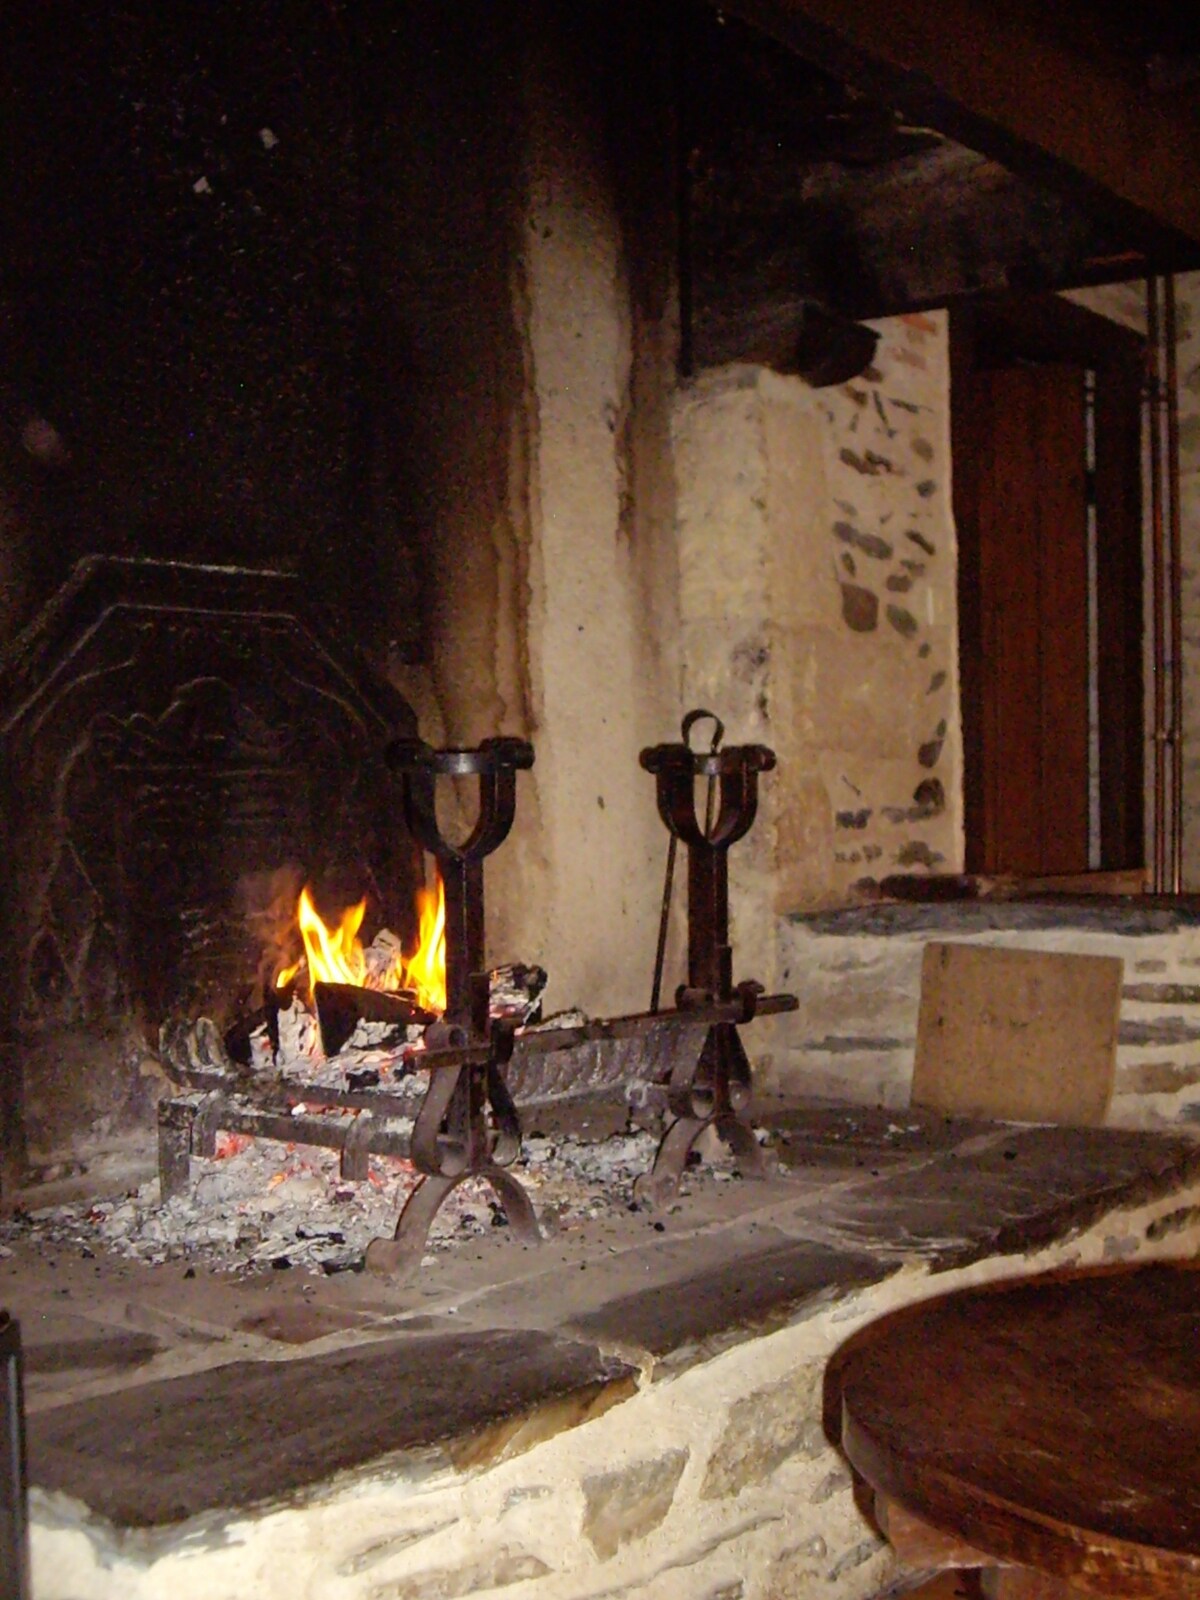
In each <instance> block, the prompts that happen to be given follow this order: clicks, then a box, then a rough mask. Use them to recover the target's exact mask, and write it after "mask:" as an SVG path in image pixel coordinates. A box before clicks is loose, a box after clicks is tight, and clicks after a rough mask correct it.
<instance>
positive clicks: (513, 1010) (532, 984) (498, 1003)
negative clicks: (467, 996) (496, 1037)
mask: <svg viewBox="0 0 1200 1600" xmlns="http://www.w3.org/2000/svg"><path fill="white" fill-rule="evenodd" d="M545 987H546V973H545V971H544V970H543V968H541V967H527V966H525V965H524V964H523V963H521V962H513V963H510V964H509V965H508V966H503V967H494V968H493V969H492V971H491V972H489V973H488V1011H489V1013H490V1015H491V1016H493V1017H503V1018H507V1019H509V1020H512V1021H515V1022H517V1023H529V1022H536V1021H537V1020H538V1018H539V1017H540V1016H541V1014H542V1000H541V994H542V990H543V989H544V988H545Z"/></svg>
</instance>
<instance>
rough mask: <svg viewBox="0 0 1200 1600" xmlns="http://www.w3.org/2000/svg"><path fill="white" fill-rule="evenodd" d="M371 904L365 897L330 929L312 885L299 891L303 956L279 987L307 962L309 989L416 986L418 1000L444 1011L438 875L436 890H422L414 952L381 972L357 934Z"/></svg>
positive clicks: (277, 981) (285, 973)
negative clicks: (330, 985)
mask: <svg viewBox="0 0 1200 1600" xmlns="http://www.w3.org/2000/svg"><path fill="white" fill-rule="evenodd" d="M366 909H367V902H366V901H365V900H360V901H359V902H358V904H357V905H354V906H350V907H348V908H347V910H345V911H343V912H342V913H341V918H340V921H339V925H338V926H337V927H336V928H330V927H327V926H326V924H325V922H324V920H323V919H322V917H321V915H320V913H319V912H318V910H317V908H316V906H315V905H314V904H313V901H312V896H311V894H310V893H309V891H308V890H307V889H304V890H303V891H302V892H301V895H300V904H299V906H298V907H297V909H296V921H297V923H298V925H299V928H300V934H301V937H302V938H303V940H304V958H303V960H301V961H297V962H296V963H295V964H294V965H293V966H290V967H285V968H284V969H283V970H282V971H281V972H280V973H279V974H278V976H277V977H276V979H275V986H276V988H278V989H283V988H286V987H287V985H288V984H289V983H291V981H292V979H293V978H295V976H296V974H297V973H298V972H299V971H300V968H301V967H302V966H303V967H305V968H306V970H307V977H308V990H309V993H310V994H311V993H312V987H313V985H314V984H317V983H349V984H354V985H355V986H356V987H358V988H364V987H368V986H369V987H372V988H378V989H392V990H395V989H411V990H412V991H413V992H414V994H415V997H416V1002H417V1004H418V1005H419V1006H421V1007H422V1008H423V1009H424V1010H426V1011H436V1012H437V1013H438V1014H439V1015H440V1014H441V1013H442V1012H443V1011H445V1009H446V896H445V891H444V890H443V888H442V882H441V879H440V878H439V879H438V884H437V888H436V889H432V890H431V889H419V890H418V891H417V911H418V914H419V929H418V939H417V948H416V950H415V951H414V952H413V954H412V955H411V956H407V957H406V956H403V955H399V956H397V957H396V959H395V961H394V962H393V963H392V965H391V966H390V967H389V968H388V969H387V970H386V971H385V972H384V973H382V974H378V973H376V974H371V973H369V972H368V968H367V959H366V954H365V952H364V950H363V947H362V942H361V941H360V939H359V937H358V930H359V928H361V926H362V920H363V916H364V914H365V913H366Z"/></svg>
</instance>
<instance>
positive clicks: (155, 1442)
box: [28, 1331, 635, 1528]
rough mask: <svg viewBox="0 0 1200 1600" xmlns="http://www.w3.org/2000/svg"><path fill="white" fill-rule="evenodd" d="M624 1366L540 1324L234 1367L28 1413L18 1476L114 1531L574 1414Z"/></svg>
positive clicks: (600, 1397) (593, 1407) (449, 1450)
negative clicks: (22, 1473)
mask: <svg viewBox="0 0 1200 1600" xmlns="http://www.w3.org/2000/svg"><path fill="white" fill-rule="evenodd" d="M634 1377H635V1373H634V1370H633V1369H632V1368H630V1367H628V1366H626V1365H625V1364H624V1363H623V1362H621V1361H617V1360H615V1359H613V1358H611V1357H605V1356H602V1355H601V1354H600V1353H599V1351H598V1350H597V1349H596V1348H595V1347H594V1346H587V1345H583V1344H578V1343H576V1342H574V1341H571V1340H568V1339H562V1338H556V1337H555V1336H553V1335H549V1334H539V1333H533V1332H530V1333H524V1334H520V1335H517V1334H513V1333H506V1332H500V1331H497V1332H492V1333H487V1332H469V1333H463V1334H444V1333H443V1334H435V1335H422V1336H416V1337H414V1336H411V1335H410V1336H408V1337H405V1338H401V1339H395V1340H388V1341H386V1342H385V1343H383V1344H378V1343H377V1344H374V1345H371V1346H369V1347H367V1348H365V1349H364V1348H358V1349H353V1350H347V1351H341V1352H339V1353H337V1354H335V1355H328V1356H317V1357H313V1358H311V1359H307V1360H304V1359H301V1360H295V1361H283V1362H266V1361H238V1362H235V1363H233V1364H231V1365H229V1366H225V1367H218V1368H216V1369H215V1370H214V1371H210V1372H203V1373H193V1374H190V1375H189V1376H187V1377H184V1378H174V1379H169V1380H167V1381H165V1382H159V1383H147V1384H143V1385H141V1386H140V1387H137V1388H133V1389H127V1390H125V1391H123V1392H121V1393H118V1394H109V1395H104V1396H102V1397H99V1398H97V1399H94V1400H84V1401H80V1402H77V1403H76V1404H74V1405H66V1406H60V1407H58V1408H56V1409H54V1410H52V1411H46V1412H42V1413H40V1414H38V1415H36V1416H34V1417H31V1418H30V1419H29V1429H28V1444H29V1474H30V1478H31V1480H32V1482H34V1483H36V1484H38V1485H39V1486H40V1487H41V1488H43V1489H49V1490H56V1489H57V1490H62V1491H64V1492H66V1493H69V1494H71V1495H72V1496H74V1497H75V1498H76V1499H79V1500H82V1501H84V1503H85V1504H86V1505H88V1506H89V1507H90V1508H91V1509H92V1510H93V1511H95V1512H98V1513H99V1514H100V1515H101V1516H103V1517H106V1518H107V1519H108V1520H109V1521H111V1522H113V1523H115V1524H117V1525H118V1526H121V1527H127V1528H147V1527H157V1526H161V1525H163V1524H165V1523H172V1522H181V1521H184V1520H186V1519H187V1518H190V1517H195V1516H198V1515H200V1514H201V1513H203V1512H206V1511H213V1510H218V1509H227V1508H232V1507H239V1508H241V1507H245V1506H250V1505H254V1504H256V1503H274V1504H278V1503H280V1502H286V1501H288V1500H290V1499H291V1498H292V1497H293V1496H295V1495H296V1494H297V1493H298V1492H301V1491H304V1490H310V1489H312V1488H314V1487H315V1486H316V1485H317V1484H321V1483H326V1482H327V1481H328V1480H330V1479H332V1478H334V1477H336V1476H337V1475H339V1474H341V1473H345V1472H348V1471H352V1470H354V1469H355V1468H358V1467H362V1466H364V1465H365V1464H367V1463H372V1464H374V1465H379V1464H380V1463H382V1462H385V1461H387V1462H391V1463H393V1464H394V1466H395V1470H396V1472H397V1473H398V1474H403V1473H404V1471H405V1468H406V1467H407V1469H408V1472H409V1473H410V1474H415V1475H422V1476H423V1475H427V1474H428V1473H429V1472H430V1471H431V1470H436V1469H437V1467H439V1466H449V1465H454V1464H460V1463H462V1462H463V1461H464V1460H466V1461H469V1460H471V1459H473V1458H474V1457H475V1455H476V1454H477V1452H478V1451H479V1450H480V1448H481V1446H482V1447H483V1448H484V1449H485V1450H486V1452H487V1453H488V1454H493V1455H494V1454H496V1453H498V1452H497V1450H496V1445H497V1434H498V1431H499V1430H501V1428H502V1425H504V1424H512V1423H514V1422H518V1421H519V1423H520V1424H521V1425H522V1428H523V1432H524V1435H525V1437H526V1438H533V1437H535V1436H536V1431H537V1430H536V1429H535V1428H531V1426H530V1424H531V1422H532V1421H533V1420H534V1416H533V1414H534V1413H535V1412H536V1411H538V1410H549V1411H550V1412H551V1413H552V1418H551V1419H550V1420H549V1425H548V1427H547V1430H546V1431H547V1432H561V1431H562V1430H563V1429H564V1428H566V1427H570V1426H573V1425H575V1424H576V1423H578V1422H581V1421H584V1420H585V1419H586V1418H587V1417H589V1416H593V1415H595V1414H596V1413H597V1411H598V1410H600V1409H603V1407H604V1405H605V1404H607V1403H612V1401H613V1400H615V1399H619V1398H624V1397H626V1396H627V1395H628V1394H629V1393H630V1392H631V1390H632V1387H633V1379H634Z"/></svg>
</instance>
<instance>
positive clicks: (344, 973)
mask: <svg viewBox="0 0 1200 1600" xmlns="http://www.w3.org/2000/svg"><path fill="white" fill-rule="evenodd" d="M366 909H367V902H366V901H365V900H360V901H359V902H358V904H357V905H356V906H350V907H349V908H348V909H347V910H346V911H343V912H342V917H341V925H340V926H339V927H338V928H337V929H332V928H327V927H326V926H325V923H324V922H323V921H322V918H321V914H320V912H319V911H318V910H317V908H316V906H315V905H313V902H312V896H311V895H310V894H309V892H308V890H307V889H303V890H302V891H301V893H300V904H299V906H298V907H297V909H296V921H297V922H298V923H299V925H300V935H301V937H302V938H303V940H304V961H303V962H300V961H297V962H296V964H295V966H292V967H285V968H284V970H283V971H282V972H281V973H280V974H279V976H278V977H277V978H276V979H275V986H276V988H279V989H282V988H284V987H285V986H286V985H287V984H289V983H290V982H291V981H292V979H293V978H294V977H295V976H296V974H297V972H299V970H300V968H301V966H302V965H305V964H307V967H308V986H309V990H310V991H311V989H312V986H313V984H314V983H353V984H357V985H359V986H360V987H361V986H362V984H363V982H364V980H365V978H366V975H367V963H366V958H365V957H364V955H363V947H362V944H361V943H360V941H359V937H358V930H359V928H361V927H362V919H363V916H364V914H365V912H366Z"/></svg>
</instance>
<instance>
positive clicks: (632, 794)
mask: <svg viewBox="0 0 1200 1600" xmlns="http://www.w3.org/2000/svg"><path fill="white" fill-rule="evenodd" d="M553 35H554V30H553V29H551V30H550V31H549V35H548V36H547V37H545V38H543V39H542V40H541V42H540V45H539V47H538V48H537V49H535V50H534V51H533V52H532V54H531V58H530V61H529V64H528V68H527V75H526V81H525V86H524V87H525V98H526V109H527V137H528V148H527V157H526V160H527V166H526V173H527V185H528V193H527V214H526V217H525V219H524V223H523V227H522V237H523V239H524V241H525V245H524V254H523V260H522V264H521V275H520V282H519V283H518V285H517V286H516V295H517V302H518V316H519V318H520V320H521V322H522V325H523V327H524V328H525V330H526V337H527V362H528V374H527V391H528V415H527V418H526V436H527V440H528V444H527V447H526V448H527V462H526V469H525V471H526V476H525V492H526V494H527V499H528V522H529V535H528V566H527V572H526V573H525V584H524V589H523V593H522V600H523V602H524V612H525V614H524V617H523V619H522V631H523V640H524V649H525V652H526V657H527V668H528V678H529V683H530V686H531V699H532V715H531V722H532V726H531V730H530V733H531V737H532V739H533V742H534V745H535V748H536V754H537V760H536V765H535V767H534V769H533V772H532V773H531V774H529V775H522V776H521V778H520V779H519V804H518V820H517V826H516V828H515V830H514V833H513V835H512V839H511V841H510V843H509V844H507V845H505V846H504V847H503V849H502V850H501V851H500V852H498V854H497V855H496V856H495V857H493V858H492V861H491V862H490V863H489V866H488V868H487V875H488V914H489V944H490V947H491V954H492V955H493V956H494V957H496V958H499V959H520V960H524V961H534V962H538V963H540V964H541V965H543V966H544V967H545V968H546V969H547V971H548V972H549V974H550V987H549V989H548V991H547V1007H548V1009H550V1010H554V1009H558V1008H561V1007H565V1006H571V1005H581V1006H583V1007H584V1008H585V1009H586V1010H587V1011H589V1012H590V1013H592V1014H593V1015H595V1014H609V1013H613V1012H620V1011H629V1010H640V1009H644V1008H645V1006H646V1005H647V1003H648V1000H649V990H650V980H651V972H652V966H653V959H654V946H655V937H656V930H657V910H658V903H659V898H660V895H661V887H660V886H661V882H662V868H663V861H664V857H665V852H666V843H667V836H666V830H665V829H664V828H663V825H662V824H661V822H660V821H659V820H658V816H657V812H656V810H655V805H654V791H653V784H652V781H651V779H650V778H649V777H648V776H647V774H645V773H644V772H643V771H642V770H641V768H640V767H639V764H638V755H639V752H640V751H641V749H642V748H643V747H644V746H645V745H648V744H652V743H657V742H659V741H660V740H662V739H666V738H669V737H671V736H672V731H673V729H674V728H676V727H677V725H678V709H677V707H678V680H677V672H676V666H675V663H676V661H677V657H678V647H677V622H676V618H675V613H674V609H673V603H672V601H673V594H674V589H675V584H676V578H675V566H674V553H673V552H674V533H673V527H672V520H671V515H670V507H669V505H668V506H667V508H666V511H665V512H664V513H663V514H661V515H657V516H655V515H652V516H649V517H646V518H643V519H641V520H640V521H638V520H636V519H635V526H636V528H637V533H638V537H636V538H634V537H631V536H630V522H629V518H628V516H627V515H626V514H625V510H626V502H627V497H628V494H629V484H628V482H627V455H626V454H625V453H624V451H625V447H626V445H627V439H626V435H625V430H624V429H623V428H622V427H621V426H620V423H621V419H622V418H623V417H625V416H626V415H627V414H628V410H629V405H630V395H631V381H632V361H633V352H632V349H631V332H630V302H629V286H628V284H627V282H626V279H625V274H624V267H623V259H624V258H623V251H624V249H625V247H626V246H627V245H628V243H629V241H626V240H623V239H622V235H621V226H620V221H619V217H618V212H617V205H616V199H615V196H614V193H613V188H612V177H611V169H610V167H609V165H608V156H607V152H606V149H605V143H604V137H603V127H602V118H601V110H602V108H600V107H598V106H597V105H596V104H595V86H594V83H591V81H590V78H589V74H588V72H587V70H586V67H587V63H586V62H585V61H581V60H577V59H574V58H573V57H572V54H571V51H572V48H578V46H577V44H576V45H575V46H574V47H573V46H572V44H571V41H570V40H569V39H568V38H566V37H562V38H556V37H554V36H553ZM663 382H664V385H665V383H666V379H665V378H664V380H663ZM648 597H649V599H648Z"/></svg>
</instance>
